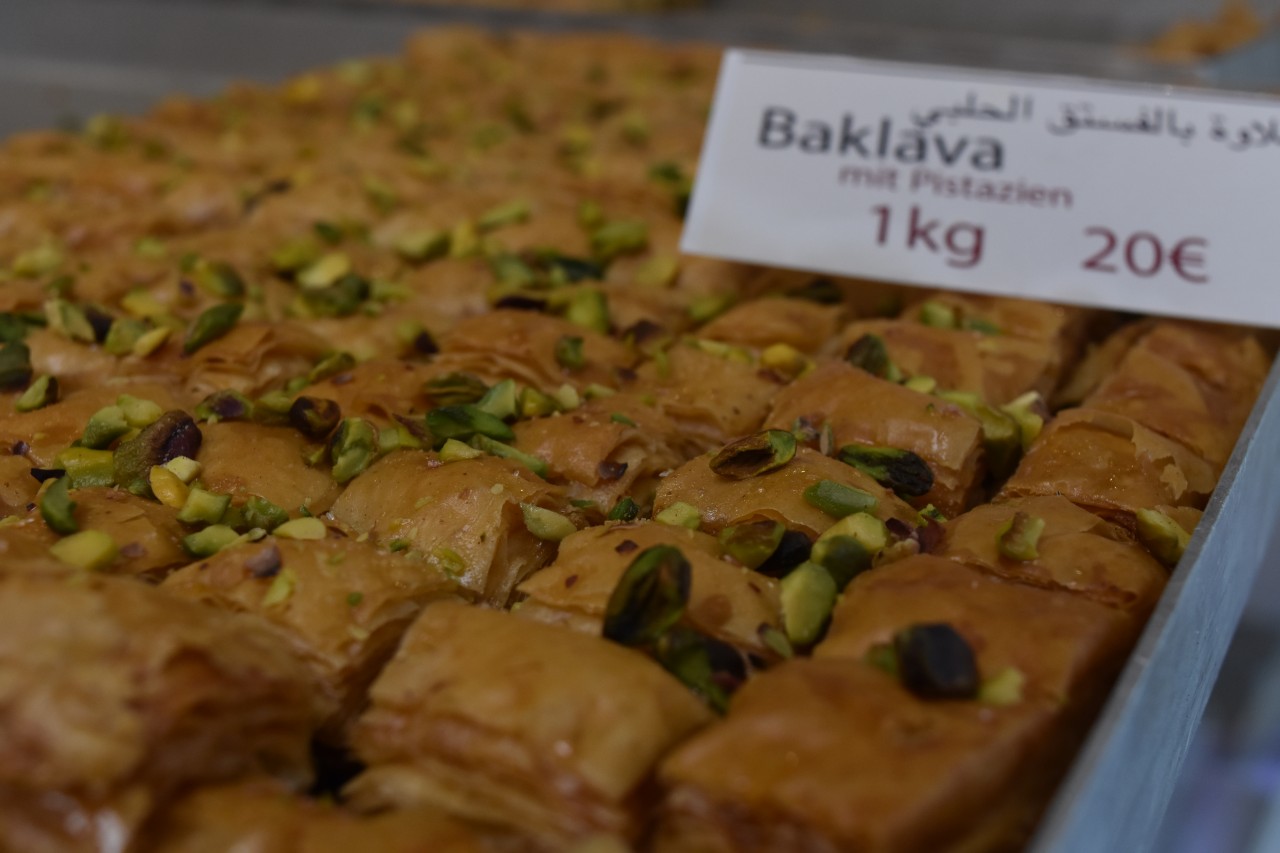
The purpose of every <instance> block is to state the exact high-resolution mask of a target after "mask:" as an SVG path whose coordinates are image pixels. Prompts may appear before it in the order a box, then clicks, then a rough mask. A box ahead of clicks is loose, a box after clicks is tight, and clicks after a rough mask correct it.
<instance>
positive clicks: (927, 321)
mask: <svg viewBox="0 0 1280 853" xmlns="http://www.w3.org/2000/svg"><path fill="white" fill-rule="evenodd" d="M920 322H921V323H923V324H924V325H926V326H932V327H934V328H935V329H958V328H959V327H960V320H959V318H958V317H957V316H956V312H955V309H953V308H952V307H951V306H949V305H944V304H943V303H941V302H935V301H933V300H932V299H931V300H929V301H928V302H925V303H924V304H923V305H921V306H920Z"/></svg>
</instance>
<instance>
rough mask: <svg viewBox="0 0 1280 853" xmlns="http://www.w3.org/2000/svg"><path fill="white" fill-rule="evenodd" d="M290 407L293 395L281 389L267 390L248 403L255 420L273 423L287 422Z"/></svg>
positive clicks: (281, 423)
mask: <svg viewBox="0 0 1280 853" xmlns="http://www.w3.org/2000/svg"><path fill="white" fill-rule="evenodd" d="M219 393H221V392H219ZM292 407H293V395H291V394H289V393H288V392H286V391H283V390H280V391H268V392H267V393H265V394H263V395H262V396H261V397H259V398H258V399H257V400H255V401H253V402H252V403H251V404H250V410H251V412H252V414H253V419H254V420H255V421H258V422H259V423H264V424H275V425H283V424H286V423H288V422H289V409H290V408H292Z"/></svg>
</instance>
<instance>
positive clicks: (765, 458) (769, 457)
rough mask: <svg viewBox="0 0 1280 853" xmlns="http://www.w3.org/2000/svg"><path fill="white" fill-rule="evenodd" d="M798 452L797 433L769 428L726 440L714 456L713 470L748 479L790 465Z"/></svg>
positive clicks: (734, 478)
mask: <svg viewBox="0 0 1280 853" xmlns="http://www.w3.org/2000/svg"><path fill="white" fill-rule="evenodd" d="M795 455H796V437H795V436H794V435H792V434H791V433H789V432H787V431H785V430H780V429H767V430H764V431H763V432H758V433H756V434H755V435H749V436H747V437H746V438H741V439H738V440H737V441H735V442H732V443H730V444H726V445H725V446H724V448H722V449H721V450H720V452H719V453H717V454H716V455H715V456H713V457H712V458H711V462H710V466H711V470H712V471H714V472H715V473H717V474H719V475H720V476H721V477H724V478H726V479H729V480H746V479H748V478H750V477H758V476H760V475H761V474H767V473H769V472H770V471H776V470H778V469H779V468H781V467H782V466H784V465H786V464H787V463H788V462H790V461H791V460H792V459H794V458H795Z"/></svg>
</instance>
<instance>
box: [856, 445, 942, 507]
mask: <svg viewBox="0 0 1280 853" xmlns="http://www.w3.org/2000/svg"><path fill="white" fill-rule="evenodd" d="M840 461H841V462H843V463H845V464H846V465H852V466H853V467H854V468H857V469H858V470H859V471H861V472H862V473H864V474H866V475H867V476H868V477H870V478H871V479H873V480H875V481H876V482H877V483H879V484H880V485H882V486H884V487H885V488H888V489H892V490H893V491H894V493H895V494H897V495H898V496H899V497H902V498H915V497H919V496H920V495H924V494H928V493H929V490H930V489H932V488H933V470H932V469H931V468H930V467H929V463H927V462H925V461H924V460H923V459H921V458H920V457H919V456H917V455H916V454H915V453H912V452H911V451H910V450H899V449H898V448H896V447H872V446H866V445H861V444H846V445H845V446H844V447H841V448H840Z"/></svg>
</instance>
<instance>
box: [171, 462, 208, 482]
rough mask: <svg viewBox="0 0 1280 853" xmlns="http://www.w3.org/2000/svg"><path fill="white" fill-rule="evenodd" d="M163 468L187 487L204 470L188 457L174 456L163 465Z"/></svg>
mask: <svg viewBox="0 0 1280 853" xmlns="http://www.w3.org/2000/svg"><path fill="white" fill-rule="evenodd" d="M164 467H165V468H167V469H169V470H170V471H172V472H173V473H174V475H175V476H177V478H178V479H179V480H181V481H182V482H183V483H184V484H186V485H188V486H189V485H191V483H192V481H193V480H195V478H196V477H199V476H200V472H201V471H203V470H204V466H203V465H201V464H200V463H199V462H197V461H196V460H194V459H192V458H191V457H190V456H175V457H174V458H173V459H170V460H169V461H168V462H166V463H164Z"/></svg>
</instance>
